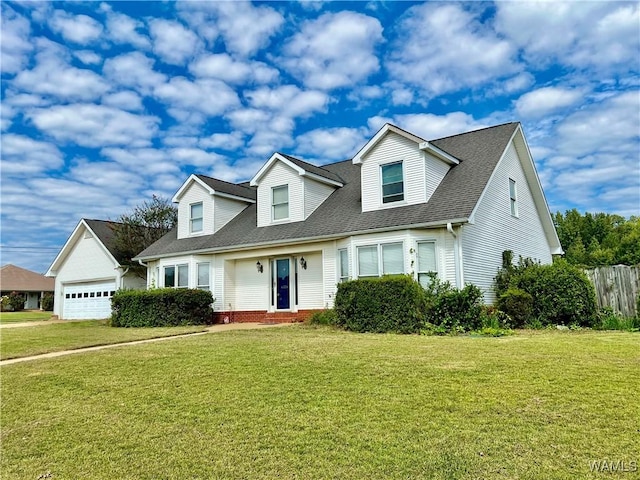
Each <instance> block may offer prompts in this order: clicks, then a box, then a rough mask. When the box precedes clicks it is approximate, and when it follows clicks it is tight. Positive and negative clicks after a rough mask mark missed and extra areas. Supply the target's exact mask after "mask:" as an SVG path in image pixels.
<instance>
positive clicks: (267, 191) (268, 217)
mask: <svg viewBox="0 0 640 480" xmlns="http://www.w3.org/2000/svg"><path fill="white" fill-rule="evenodd" d="M283 185H287V187H288V190H289V216H288V221H289V222H299V221H302V220H304V199H303V194H304V187H303V181H302V178H301V177H300V176H299V175H298V172H296V171H294V170H293V169H292V168H289V167H288V166H287V165H285V164H284V163H283V162H275V163H274V164H273V165H272V166H271V168H270V169H269V170H268V171H267V173H265V175H264V176H263V177H262V178H261V179H260V184H259V185H258V207H257V208H258V212H257V216H258V218H257V222H258V227H265V226H267V225H271V224H273V223H274V222H273V220H272V218H273V214H272V202H273V198H272V192H271V189H272V188H273V187H279V186H283ZM282 222H283V221H282V220H280V221H278V222H275V223H282Z"/></svg>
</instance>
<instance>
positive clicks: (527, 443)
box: [0, 326, 640, 480]
mask: <svg viewBox="0 0 640 480" xmlns="http://www.w3.org/2000/svg"><path fill="white" fill-rule="evenodd" d="M639 367H640V335H638V334H633V333H628V332H622V333H619V332H615V333H611V332H557V331H551V332H544V333H536V334H530V333H528V332H519V333H518V334H516V335H514V336H510V337H503V338H473V337H468V336H467V337H465V336H460V337H425V336H413V335H412V336H400V335H373V334H354V333H347V332H341V331H337V330H333V329H329V328H315V329H314V328H309V327H304V326H292V327H285V328H278V329H264V330H245V331H233V332H225V333H221V334H210V335H204V336H200V337H185V338H179V339H174V340H172V341H170V342H160V343H155V344H144V345H137V346H131V347H127V348H122V349H110V350H102V351H98V352H92V353H86V354H80V355H73V356H68V357H61V358H55V359H49V360H38V361H31V362H27V363H23V364H15V365H8V366H4V367H2V371H1V373H2V398H1V400H2V416H1V417H0V427H1V429H0V431H1V432H2V433H1V440H2V442H1V448H2V452H1V453H2V455H1V456H0V457H1V460H0V477H1V478H3V479H4V480H8V479H24V478H33V479H36V478H39V477H40V478H44V476H47V475H48V476H47V477H46V478H52V479H55V480H61V479H76V478H93V479H113V478H119V479H157V478H167V479H169V478H176V479H178V478H190V479H197V478H200V479H247V478H251V479H256V478H257V479H271V478H304V479H307V478H308V479H322V478H340V479H363V478H367V479H386V478H392V479H393V478H402V479H407V478H417V479H421V478H425V479H475V478H487V479H540V478H545V479H574V478H581V479H589V478H593V479H599V478H604V477H606V478H621V479H627V478H628V479H630V478H638V473H637V472H635V473H633V472H629V471H627V472H617V473H610V472H605V473H596V472H592V471H591V469H590V462H594V461H602V460H608V461H613V462H615V461H618V462H625V463H624V465H625V466H626V468H627V469H629V468H632V466H633V464H632V463H631V462H634V461H635V462H638V461H639V460H640V423H639V422H640V398H639V397H638V395H639V393H638V392H640V378H639V376H638V369H639Z"/></svg>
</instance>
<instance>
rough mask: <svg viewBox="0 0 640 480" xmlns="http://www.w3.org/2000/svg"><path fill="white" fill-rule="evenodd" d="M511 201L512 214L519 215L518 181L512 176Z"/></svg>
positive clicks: (510, 184) (510, 180)
mask: <svg viewBox="0 0 640 480" xmlns="http://www.w3.org/2000/svg"><path fill="white" fill-rule="evenodd" d="M509 201H510V203H511V215H513V216H514V217H517V216H518V198H517V191H516V181H515V180H514V179H512V178H510V179H509Z"/></svg>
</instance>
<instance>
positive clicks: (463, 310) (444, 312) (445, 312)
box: [425, 276, 483, 333]
mask: <svg viewBox="0 0 640 480" xmlns="http://www.w3.org/2000/svg"><path fill="white" fill-rule="evenodd" d="M426 297H427V309H426V318H425V319H426V322H427V323H428V324H430V325H433V326H435V327H436V328H435V331H436V332H437V331H442V332H446V333H462V332H467V331H470V330H476V329H478V328H480V326H481V322H482V312H483V304H482V291H481V290H480V289H479V288H478V287H476V286H475V285H471V284H468V285H466V286H465V287H464V288H463V289H462V290H458V289H457V288H455V287H453V286H451V284H450V283H449V282H442V281H440V280H439V279H438V278H437V277H435V276H432V278H431V284H430V285H429V287H428V288H427V289H426Z"/></svg>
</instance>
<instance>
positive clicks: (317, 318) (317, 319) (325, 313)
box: [307, 309, 337, 325]
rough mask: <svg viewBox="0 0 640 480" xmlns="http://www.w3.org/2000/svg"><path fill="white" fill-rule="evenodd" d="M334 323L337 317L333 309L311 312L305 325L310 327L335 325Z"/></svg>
mask: <svg viewBox="0 0 640 480" xmlns="http://www.w3.org/2000/svg"><path fill="white" fill-rule="evenodd" d="M336 322H337V315H336V312H335V310H333V309H327V310H321V311H318V312H313V313H312V314H311V315H310V316H309V318H308V319H307V323H308V324H310V325H335V324H336Z"/></svg>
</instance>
